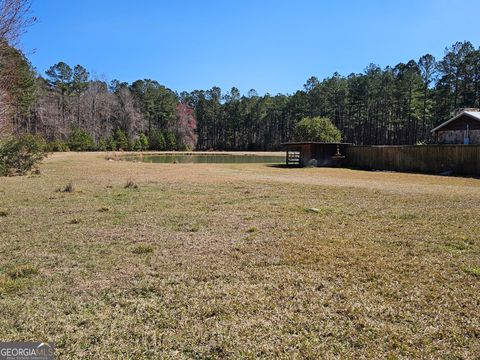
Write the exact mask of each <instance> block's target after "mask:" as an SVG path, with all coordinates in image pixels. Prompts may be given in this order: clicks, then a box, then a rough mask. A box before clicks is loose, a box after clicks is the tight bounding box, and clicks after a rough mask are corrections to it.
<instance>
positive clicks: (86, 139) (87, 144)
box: [68, 128, 95, 151]
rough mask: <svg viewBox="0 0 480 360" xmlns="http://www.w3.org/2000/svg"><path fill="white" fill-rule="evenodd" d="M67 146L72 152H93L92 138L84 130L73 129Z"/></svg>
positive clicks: (93, 143)
mask: <svg viewBox="0 0 480 360" xmlns="http://www.w3.org/2000/svg"><path fill="white" fill-rule="evenodd" d="M68 146H69V148H70V149H71V150H73V151H91V150H95V142H94V141H93V138H92V137H91V136H90V134H88V133H87V132H86V131H85V130H82V129H80V128H73V129H72V131H71V132H70V136H69V137H68Z"/></svg>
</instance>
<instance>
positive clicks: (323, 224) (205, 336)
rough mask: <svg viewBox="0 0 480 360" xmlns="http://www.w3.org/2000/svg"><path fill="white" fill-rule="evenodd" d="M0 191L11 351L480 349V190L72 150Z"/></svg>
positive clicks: (342, 172) (420, 352) (2, 183)
mask: <svg viewBox="0 0 480 360" xmlns="http://www.w3.org/2000/svg"><path fill="white" fill-rule="evenodd" d="M129 178H134V179H135V183H136V184H138V185H139V189H138V191H131V190H129V189H125V188H124V186H125V179H129ZM70 180H72V181H73V182H74V183H75V184H76V185H78V187H79V188H81V190H82V191H78V192H75V193H72V194H66V193H61V192H55V189H57V188H58V187H59V186H62V185H63V184H65V183H66V182H68V181H70ZM0 197H1V200H0V201H1V202H0V208H1V209H5V211H7V212H8V216H5V217H0V254H1V256H0V313H1V314H8V316H1V317H0V339H2V340H24V339H31V340H49V341H54V342H56V344H57V347H58V353H59V356H60V358H78V357H85V358H159V357H160V358H162V357H163V358H257V357H260V358H272V357H280V358H312V359H317V358H338V357H341V358H362V357H364V358H386V357H390V358H466V359H474V358H478V354H480V314H479V308H480V307H479V305H480V296H479V295H478V294H479V293H480V277H479V276H478V269H479V268H480V256H479V255H480V239H479V227H478V224H480V180H476V179H466V178H447V177H437V176H426V175H414V174H395V173H378V172H362V171H354V170H346V169H282V168H274V167H269V166H264V165H261V164H230V165H224V164H210V165H208V164H143V163H130V162H124V161H118V162H117V161H106V160H105V159H104V156H103V155H102V154H98V153H97V154H95V153H89V154H75V153H63V154H55V155H54V156H52V157H51V158H49V159H48V160H47V161H46V162H45V164H44V165H43V166H42V175H41V176H36V177H23V178H1V179H0ZM312 208H314V209H317V210H318V211H306V210H308V209H312ZM99 209H107V210H108V211H107V210H105V211H99ZM72 219H74V220H75V221H73V220H72ZM15 269H17V270H18V269H20V270H21V271H20V270H18V271H17V270H15ZM29 269H30V270H32V269H34V270H32V271H30V270H29ZM17 273H18V274H23V275H25V276H23V275H22V276H16V275H15V276H14V275H13V274H17ZM27 275H28V276H27Z"/></svg>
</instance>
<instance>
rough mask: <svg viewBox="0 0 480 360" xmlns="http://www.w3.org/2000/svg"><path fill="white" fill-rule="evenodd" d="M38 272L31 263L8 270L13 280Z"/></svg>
mask: <svg viewBox="0 0 480 360" xmlns="http://www.w3.org/2000/svg"><path fill="white" fill-rule="evenodd" d="M36 274H38V269H37V268H36V267H35V266H33V265H31V264H25V265H17V266H14V267H13V268H11V269H10V270H8V272H7V275H8V276H10V278H11V279H12V280H15V279H19V278H24V277H28V276H31V275H36Z"/></svg>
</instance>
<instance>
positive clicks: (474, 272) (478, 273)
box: [465, 267, 480, 278]
mask: <svg viewBox="0 0 480 360" xmlns="http://www.w3.org/2000/svg"><path fill="white" fill-rule="evenodd" d="M465 272H466V273H467V274H470V275H473V276H475V277H478V278H480V268H478V267H472V268H466V269H465Z"/></svg>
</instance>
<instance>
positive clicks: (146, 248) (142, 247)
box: [132, 244, 153, 255]
mask: <svg viewBox="0 0 480 360" xmlns="http://www.w3.org/2000/svg"><path fill="white" fill-rule="evenodd" d="M132 252H133V253H134V254H137V255H141V254H151V253H153V246H152V245H148V244H139V245H137V246H135V247H134V248H133V250H132Z"/></svg>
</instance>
